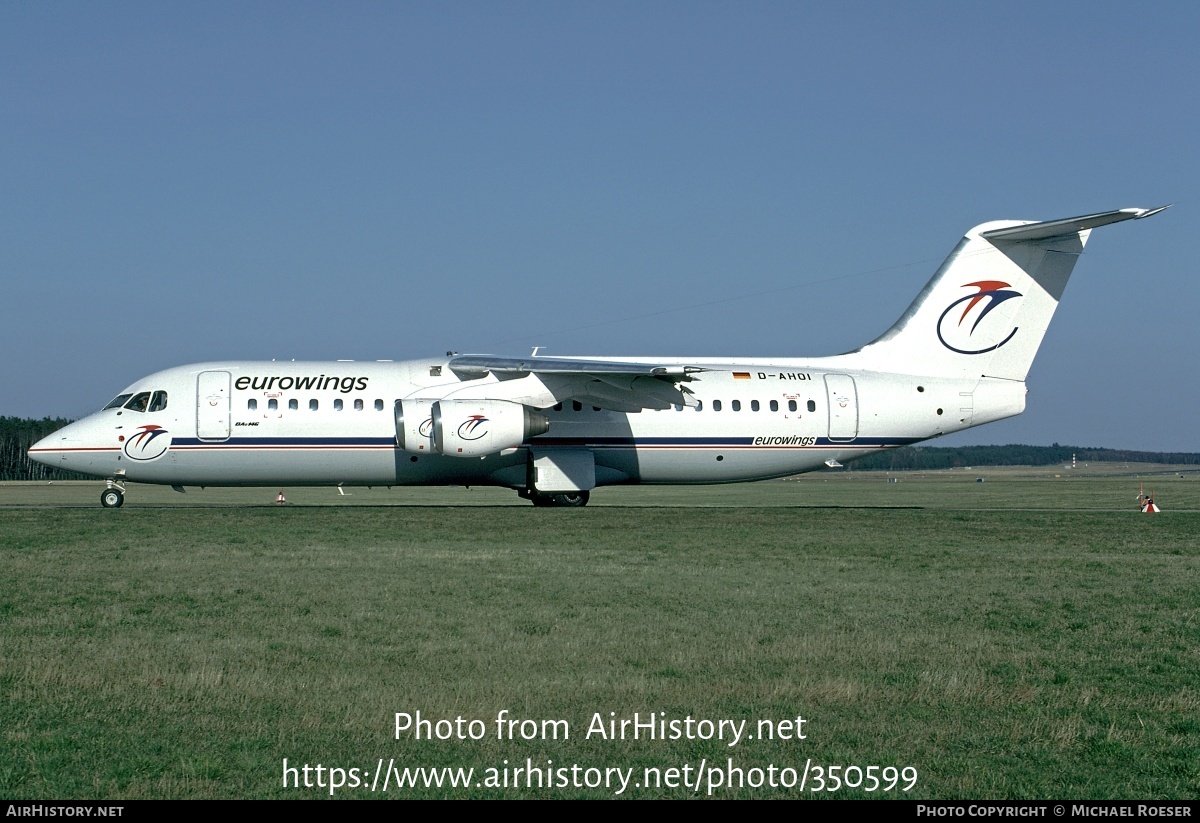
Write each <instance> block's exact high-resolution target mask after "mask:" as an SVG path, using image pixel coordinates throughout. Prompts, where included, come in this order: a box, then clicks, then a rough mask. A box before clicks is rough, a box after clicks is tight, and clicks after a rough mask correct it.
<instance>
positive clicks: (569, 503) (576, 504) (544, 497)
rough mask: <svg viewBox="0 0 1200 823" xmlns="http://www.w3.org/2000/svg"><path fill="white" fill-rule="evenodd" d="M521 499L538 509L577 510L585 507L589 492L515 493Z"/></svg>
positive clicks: (522, 490)
mask: <svg viewBox="0 0 1200 823" xmlns="http://www.w3.org/2000/svg"><path fill="white" fill-rule="evenodd" d="M517 493H518V494H519V495H521V497H524V498H526V499H528V500H529V501H531V502H532V503H533V505H534V506H536V507H537V508H539V509H547V508H556V509H578V508H580V507H581V506H586V505H587V502H588V499H589V498H590V497H591V492H564V493H562V494H537V493H532V494H531V493H530V492H528V491H526V490H525V489H521V490H520V491H519V492H517Z"/></svg>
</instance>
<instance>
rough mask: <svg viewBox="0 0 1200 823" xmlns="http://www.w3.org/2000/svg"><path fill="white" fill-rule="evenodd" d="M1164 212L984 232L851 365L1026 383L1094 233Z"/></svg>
mask: <svg viewBox="0 0 1200 823" xmlns="http://www.w3.org/2000/svg"><path fill="white" fill-rule="evenodd" d="M1165 208H1167V206H1162V207H1161V208H1157V209H1120V210H1118V211H1108V212H1103V213H1101V214H1088V215H1084V216H1083V217H1071V218H1068V219H1066V220H1051V221H1047V222H1044V223H1030V222H1024V221H1013V220H1001V221H995V222H992V223H984V224H983V225H981V226H976V227H975V228H973V229H971V230H970V231H969V232H967V234H966V236H965V237H964V238H963V239H962V241H961V242H959V244H958V247H957V248H955V249H954V251H953V252H951V253H950V256H949V257H947V258H946V262H945V263H943V264H942V265H941V268H939V269H938V270H937V272H936V273H935V274H934V275H933V278H932V279H931V280H930V281H929V283H928V284H927V285H926V286H925V288H924V289H923V290H922V291H921V293H920V294H919V295H917V299H916V300H914V301H913V304H912V305H911V306H909V307H908V311H906V312H905V313H904V315H903V316H902V317H901V318H900V319H899V320H897V321H896V324H895V325H894V326H892V327H891V328H890V329H888V331H887V332H885V333H884V334H883V335H882V336H881V337H879V338H878V339H877V340H875V341H874V342H872V343H870V344H868V345H866V346H864V347H863V348H861V349H859V350H858V351H857V352H854V353H852V354H850V355H848V357H849V358H852V359H853V360H854V361H855V363H856V364H859V363H861V365H862V367H864V368H870V369H879V370H884V371H896V372H907V373H913V374H927V375H934V376H945V377H980V376H987V377H998V378H1002V379H1007V380H1022V381H1023V380H1024V379H1025V377H1026V375H1028V374H1029V367H1030V366H1031V365H1032V364H1033V357H1034V355H1035V354H1037V349H1038V346H1039V345H1040V344H1041V342H1042V337H1043V336H1044V335H1045V333H1046V328H1047V327H1048V326H1049V325H1050V318H1051V317H1053V316H1054V309H1055V308H1056V307H1057V306H1058V301H1059V298H1061V297H1062V293H1063V289H1065V288H1066V285H1067V278H1068V277H1070V276H1071V270H1072V269H1074V268H1075V261H1076V260H1078V258H1079V254H1080V253H1081V252H1082V251H1083V246H1084V244H1085V243H1087V239H1088V235H1089V234H1091V231H1092V229H1094V228H1098V227H1100V226H1107V225H1108V224H1109V223H1119V222H1120V221H1122V220H1130V219H1140V218H1143V217H1149V216H1150V215H1152V214H1157V213H1158V212H1160V211H1162V210H1163V209H1165Z"/></svg>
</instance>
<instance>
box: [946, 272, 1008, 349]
mask: <svg viewBox="0 0 1200 823" xmlns="http://www.w3.org/2000/svg"><path fill="white" fill-rule="evenodd" d="M963 288H964V289H969V288H975V289H978V291H976V292H975V293H974V294H968V295H965V296H964V297H960V298H958V299H957V300H955V301H954V302H953V303H951V304H950V305H949V306H947V307H946V310H945V311H944V312H942V316H941V317H939V318H938V324H937V336H938V340H941V341H942V345H943V346H945V347H946V348H948V349H949V350H950V351H952V352H958V353H959V354H984V353H986V352H990V351H995V350H996V349H998V348H1000V347H1001V346H1003V345H1004V344H1005V343H1007V342H1008V341H1009V340H1012V339H1013V335H1015V334H1016V333H1017V327H1016V326H1011V322H1012V321H1011V318H1009V317H1007V316H1005V312H1000V313H999V314H994V315H992V310H993V309H995V308H996V307H997V306H999V305H1000V304H1001V303H1003V302H1004V301H1006V300H1011V299H1012V298H1014V297H1022V296H1023V295H1022V294H1021V293H1020V292H1019V291H1013V290H1012V287H1011V286H1010V285H1009V284H1008V283H1005V282H1004V281H1003V280H980V281H978V282H975V283H967V284H965V285H964V286H963ZM964 304H965V305H964ZM960 306H962V310H961V311H959V307H960ZM988 315H992V316H991V319H987V318H988ZM985 320H986V322H985ZM1010 326H1011V328H1010ZM1006 331H1007V334H1005V332H1006Z"/></svg>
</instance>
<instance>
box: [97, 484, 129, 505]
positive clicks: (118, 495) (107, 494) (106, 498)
mask: <svg viewBox="0 0 1200 823" xmlns="http://www.w3.org/2000/svg"><path fill="white" fill-rule="evenodd" d="M124 502H125V489H124V487H123V486H120V485H118V484H117V483H116V482H114V481H112V480H109V481H108V488H107V489H105V490H104V491H102V492H101V493H100V505H101V506H103V507H104V508H106V509H119V508H121V505H122V504H124Z"/></svg>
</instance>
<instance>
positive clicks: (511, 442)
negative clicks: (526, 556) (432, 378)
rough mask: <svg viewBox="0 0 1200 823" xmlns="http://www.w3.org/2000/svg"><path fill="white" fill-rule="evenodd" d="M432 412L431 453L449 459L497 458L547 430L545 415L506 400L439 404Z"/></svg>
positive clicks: (434, 406) (435, 405)
mask: <svg viewBox="0 0 1200 823" xmlns="http://www.w3.org/2000/svg"><path fill="white" fill-rule="evenodd" d="M432 412H433V449H434V451H436V452H438V453H439V454H444V455H447V456H449V457H483V456H485V455H489V454H496V453H497V452H502V451H504V450H505V449H513V448H516V447H517V446H519V445H521V444H522V443H524V442H525V439H526V438H529V437H536V436H537V435H539V434H544V433H546V432H547V431H549V430H550V419H549V418H548V417H546V415H544V414H541V413H540V412H536V411H533V410H532V409H530V408H529V407H528V406H522V405H521V404H520V403H511V402H509V401H507V400H439V401H437V402H436V403H434V404H433V409H432Z"/></svg>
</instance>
